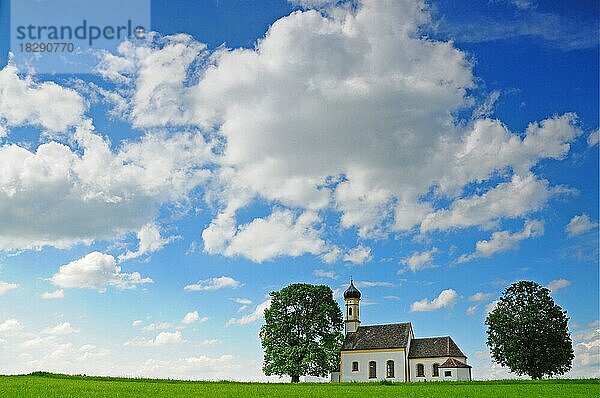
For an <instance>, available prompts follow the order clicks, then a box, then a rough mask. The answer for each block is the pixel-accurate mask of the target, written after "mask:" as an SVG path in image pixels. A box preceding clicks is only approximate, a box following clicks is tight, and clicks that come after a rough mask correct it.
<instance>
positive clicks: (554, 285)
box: [546, 279, 571, 293]
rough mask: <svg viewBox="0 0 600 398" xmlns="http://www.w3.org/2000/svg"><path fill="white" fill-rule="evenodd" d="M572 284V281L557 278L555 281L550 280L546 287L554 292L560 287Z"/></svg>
mask: <svg viewBox="0 0 600 398" xmlns="http://www.w3.org/2000/svg"><path fill="white" fill-rule="evenodd" d="M570 284H571V281H569V280H567V279H555V280H553V281H550V282H549V283H548V286H546V287H547V288H548V290H550V291H551V292H552V293H556V292H557V291H558V290H559V289H564V288H565V287H567V286H569V285H570Z"/></svg>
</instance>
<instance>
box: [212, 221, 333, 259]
mask: <svg viewBox="0 0 600 398" xmlns="http://www.w3.org/2000/svg"><path fill="white" fill-rule="evenodd" d="M319 222H320V220H319V217H318V216H317V215H316V214H315V213H312V212H305V213H303V214H301V215H299V216H297V217H296V216H295V215H294V213H293V212H291V211H289V210H276V211H274V212H273V213H272V214H271V215H269V216H268V217H266V218H255V219H254V220H252V221H251V222H250V223H248V224H246V225H242V226H240V227H239V228H238V230H237V231H236V232H235V234H232V235H231V236H230V237H229V239H228V240H227V242H226V243H225V247H223V248H222V250H220V249H221V246H222V243H223V242H222V241H219V248H217V247H215V246H212V245H210V244H209V245H207V242H210V241H212V239H211V238H209V237H208V236H209V235H210V234H214V233H217V231H216V230H215V229H217V228H218V226H217V225H216V224H214V223H213V224H212V225H211V226H210V227H209V228H207V229H206V230H204V232H203V233H202V236H203V238H205V249H206V250H207V251H208V252H209V253H215V252H222V253H223V254H224V255H225V256H227V257H234V256H244V257H246V258H249V259H251V260H253V261H255V262H258V263H260V262H263V261H267V260H270V259H272V258H275V257H278V256H281V255H288V256H293V257H296V256H301V255H302V254H305V253H310V254H315V255H317V254H320V253H322V252H323V251H325V249H326V245H325V242H324V241H323V240H322V239H321V238H320V232H319V231H318V230H317V229H315V224H317V223H319ZM218 233H219V234H222V232H221V231H219V232H218ZM207 239H208V240H207Z"/></svg>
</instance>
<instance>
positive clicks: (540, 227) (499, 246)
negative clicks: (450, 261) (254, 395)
mask: <svg viewBox="0 0 600 398" xmlns="http://www.w3.org/2000/svg"><path fill="white" fill-rule="evenodd" d="M543 234H544V224H543V223H542V222H541V221H537V220H532V221H527V222H526V223H525V225H524V226H523V230H522V231H521V232H516V233H514V234H513V233H510V231H498V232H494V233H493V234H492V237H491V239H490V240H480V241H478V242H477V243H476V244H475V252H473V253H471V254H463V255H461V256H460V257H459V258H458V260H456V263H458V264H462V263H466V262H468V261H471V260H473V259H476V258H481V257H490V256H492V255H493V254H494V253H497V252H501V251H506V250H511V249H514V248H516V247H517V246H518V245H519V242H520V241H522V240H523V239H529V238H536V237H538V236H541V235H543Z"/></svg>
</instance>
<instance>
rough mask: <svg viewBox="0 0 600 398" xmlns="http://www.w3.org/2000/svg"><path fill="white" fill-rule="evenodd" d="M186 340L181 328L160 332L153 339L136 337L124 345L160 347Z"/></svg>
mask: <svg viewBox="0 0 600 398" xmlns="http://www.w3.org/2000/svg"><path fill="white" fill-rule="evenodd" d="M184 342H185V340H184V339H183V337H182V334H181V332H180V331H179V330H177V331H175V332H160V333H159V334H157V335H156V337H155V338H153V339H146V338H145V337H136V338H134V339H132V340H128V341H126V342H125V343H123V345H125V346H132V347H160V346H169V345H179V344H182V343H184Z"/></svg>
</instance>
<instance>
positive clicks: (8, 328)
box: [0, 319, 23, 333]
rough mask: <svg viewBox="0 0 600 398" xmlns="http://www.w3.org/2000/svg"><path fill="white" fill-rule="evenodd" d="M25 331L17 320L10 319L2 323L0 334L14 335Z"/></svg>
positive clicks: (0, 324)
mask: <svg viewBox="0 0 600 398" xmlns="http://www.w3.org/2000/svg"><path fill="white" fill-rule="evenodd" d="M22 329H23V325H22V324H21V322H19V321H18V320H17V319H8V320H6V321H4V322H2V323H0V333H13V332H17V331H19V330H22Z"/></svg>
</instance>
